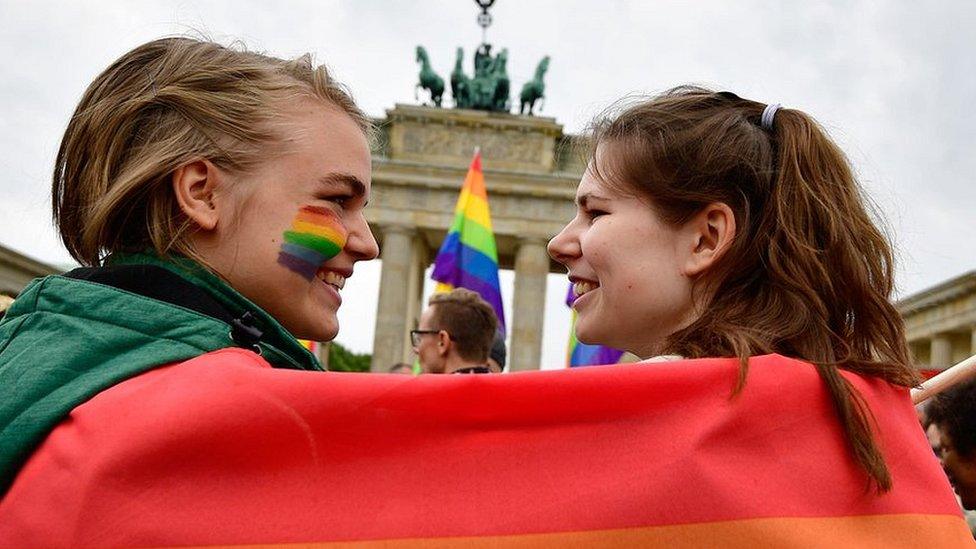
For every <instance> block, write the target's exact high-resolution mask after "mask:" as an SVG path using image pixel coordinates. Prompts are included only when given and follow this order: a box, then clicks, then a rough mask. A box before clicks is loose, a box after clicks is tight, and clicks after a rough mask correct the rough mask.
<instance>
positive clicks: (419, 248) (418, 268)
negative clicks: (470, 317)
mask: <svg viewBox="0 0 976 549" xmlns="http://www.w3.org/2000/svg"><path fill="white" fill-rule="evenodd" d="M411 246H412V248H411V255H410V272H409V276H408V278H407V307H406V311H405V313H406V329H405V331H404V333H403V341H404V342H405V343H404V345H403V353H402V354H401V358H400V360H401V362H407V363H413V360H414V354H413V349H412V348H411V347H410V343H409V341H410V330H412V329H413V328H416V327H417V325H418V323H419V322H420V315H421V313H423V312H424V309H425V306H424V303H423V302H422V301H423V299H424V271H425V270H427V264H428V259H427V258H428V257H429V253H428V249H427V241H426V240H424V237H423V236H422V235H420V234H416V235H414V237H413V242H412V243H411Z"/></svg>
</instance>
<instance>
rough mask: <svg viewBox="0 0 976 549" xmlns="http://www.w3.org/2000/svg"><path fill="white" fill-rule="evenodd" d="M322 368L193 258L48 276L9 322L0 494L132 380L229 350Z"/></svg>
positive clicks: (2, 350) (137, 261)
mask: <svg viewBox="0 0 976 549" xmlns="http://www.w3.org/2000/svg"><path fill="white" fill-rule="evenodd" d="M235 346H236V347H245V348H251V349H253V350H255V351H256V352H259V353H260V354H261V355H262V356H263V357H264V359H265V360H267V361H268V362H269V363H270V364H271V365H272V366H274V367H276V368H291V369H300V370H322V367H321V365H320V364H319V362H318V360H317V359H316V358H315V357H314V356H313V355H312V354H311V353H309V352H308V351H307V350H306V349H305V348H304V347H303V346H302V345H301V344H300V343H299V342H298V341H297V340H296V339H295V338H294V337H292V336H291V334H289V333H288V332H287V331H286V330H285V329H284V328H283V327H282V326H281V325H280V324H278V322H277V321H275V320H274V319H273V318H272V317H271V316H269V315H268V314H267V313H265V312H264V311H262V310H261V309H260V308H259V307H258V306H257V305H255V304H253V303H251V302H250V301H248V300H247V299H246V298H244V297H243V296H242V295H240V294H238V293H237V292H236V291H234V290H233V289H232V288H230V287H229V286H228V285H227V284H225V283H224V282H222V281H221V280H220V279H218V278H217V277H216V276H214V275H213V274H211V273H210V272H209V271H206V270H205V269H203V268H201V267H200V266H198V265H197V264H196V263H194V262H192V261H189V260H187V259H173V260H171V261H166V260H162V259H159V258H157V257H155V256H152V255H149V254H135V255H126V256H120V257H113V258H112V260H111V261H110V262H109V263H108V266H106V267H102V268H94V269H77V270H75V271H72V272H70V273H67V274H66V275H63V276H47V277H44V278H39V279H37V280H34V281H33V282H31V283H30V285H29V286H28V287H27V288H26V289H25V290H24V291H23V292H22V293H21V294H20V295H19V296H18V297H17V300H16V301H15V302H14V304H13V305H12V306H11V308H10V309H9V310H8V312H7V315H6V316H5V317H4V319H3V321H2V322H0V496H2V495H3V494H4V493H6V491H7V489H8V488H9V487H10V484H11V483H12V482H13V480H14V478H15V477H16V475H17V473H18V471H19V470H20V468H21V467H22V466H23V464H24V462H25V461H26V460H27V459H28V458H29V457H30V455H31V454H32V453H33V452H34V450H35V449H36V448H37V446H38V445H40V444H41V442H42V441H43V440H44V438H45V437H46V436H47V435H48V433H50V432H51V430H52V429H54V427H55V426H57V425H58V423H60V422H61V421H62V420H63V419H64V418H65V417H67V415H68V414H69V413H70V412H71V410H73V409H74V408H75V407H77V406H78V405H80V404H82V403H84V402H85V401H87V400H88V399H90V398H92V397H93V396H95V395H97V394H98V393H99V392H101V391H103V390H105V389H107V388H109V387H112V386H113V385H116V384H118V383H120V382H122V381H125V380H126V379H129V378H131V377H134V376H137V375H139V374H141V373H143V372H146V371H148V370H151V369H153V368H156V367H158V366H163V365H166V364H172V363H177V362H182V361H185V360H188V359H191V358H195V357H197V356H199V355H202V354H205V353H208V352H211V351H215V350H218V349H223V348H226V347H235Z"/></svg>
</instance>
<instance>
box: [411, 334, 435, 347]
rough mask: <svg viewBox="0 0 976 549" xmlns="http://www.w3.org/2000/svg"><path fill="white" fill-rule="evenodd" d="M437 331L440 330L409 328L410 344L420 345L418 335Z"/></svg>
mask: <svg viewBox="0 0 976 549" xmlns="http://www.w3.org/2000/svg"><path fill="white" fill-rule="evenodd" d="M437 333H440V330H410V344H411V345H413V346H414V347H420V336H422V335H424V334H437Z"/></svg>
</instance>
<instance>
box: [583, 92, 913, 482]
mask: <svg viewBox="0 0 976 549" xmlns="http://www.w3.org/2000/svg"><path fill="white" fill-rule="evenodd" d="M764 107H765V105H763V104H761V103H757V102H754V101H749V100H746V99H742V98H739V97H738V96H736V95H734V94H731V93H727V92H723V93H713V92H711V91H708V90H704V89H701V88H693V87H681V88H676V89H673V90H671V91H668V92H666V93H664V94H662V95H660V96H658V97H656V98H653V99H651V100H649V101H644V102H641V103H638V104H635V105H633V106H630V107H629V108H626V109H624V110H623V111H622V112H619V114H616V115H615V116H612V117H610V118H605V119H603V120H600V121H598V122H597V123H596V124H595V125H594V129H593V136H594V139H593V145H594V146H597V145H600V144H603V145H605V148H606V150H607V152H608V153H609V154H607V155H605V157H606V160H605V161H604V162H603V164H604V165H603V166H596V167H595V168H596V171H597V175H598V176H599V177H601V178H602V179H603V180H604V181H605V182H607V183H608V184H611V185H616V186H620V187H624V188H628V189H631V190H633V191H636V192H638V193H639V194H641V195H642V196H644V197H646V198H647V199H648V201H649V202H650V203H651V204H652V206H653V207H654V208H655V209H656V210H657V211H658V212H659V213H660V215H661V216H662V217H663V218H664V219H665V220H667V221H668V222H670V223H673V224H680V223H682V222H683V221H686V220H687V219H690V218H691V217H692V216H693V215H694V214H695V213H697V212H698V211H699V210H700V209H701V208H702V207H704V206H705V205H707V204H709V203H713V202H723V203H725V204H727V205H728V206H729V207H730V208H732V211H733V212H734V214H735V216H736V225H737V227H738V228H739V232H738V233H737V234H736V237H735V240H734V242H733V244H732V247H731V249H730V250H729V252H728V253H727V254H726V255H725V258H724V260H723V261H722V263H721V264H720V265H719V266H718V267H717V268H716V269H714V270H713V272H710V273H708V274H707V276H706V277H703V278H702V279H700V280H698V281H696V289H698V290H700V292H699V294H700V295H701V296H704V297H703V298H704V299H707V300H708V302H707V303H706V304H705V306H704V307H703V308H702V310H704V311H705V312H704V313H703V314H702V316H701V317H700V318H698V319H697V320H696V321H695V322H694V323H692V324H691V325H690V326H688V327H686V328H684V329H682V330H680V331H678V332H676V333H674V334H672V335H671V336H670V338H669V340H668V342H667V349H666V352H669V353H675V354H681V355H684V356H687V357H706V356H730V357H732V356H734V357H738V358H739V359H740V361H741V368H740V373H739V383H738V386H737V387H736V391H739V390H741V389H742V387H743V386H744V385H745V382H746V377H747V373H748V358H749V357H750V356H753V355H760V354H768V353H778V354H782V355H785V356H791V357H796V358H800V359H803V360H806V361H808V362H811V363H812V364H814V365H815V366H816V368H817V371H818V372H819V374H820V376H821V378H822V379H823V380H824V382H825V384H826V386H827V389H828V390H829V392H830V395H831V397H832V399H833V402H834V406H835V409H836V411H837V414H838V416H839V419H840V421H841V423H842V424H843V426H844V430H845V433H846V435H847V439H848V441H849V442H850V445H851V449H852V453H853V455H854V456H855V457H856V459H857V460H858V462H859V463H860V464H861V465H862V467H863V468H864V469H865V471H866V472H867V473H868V475H869V476H870V478H871V479H872V480H873V481H874V483H875V485H876V486H877V487H878V488H879V490H881V491H886V490H888V489H890V488H891V476H890V474H889V472H888V469H887V467H886V465H885V462H884V458H883V456H882V454H881V452H880V450H879V449H878V446H877V444H876V442H875V438H874V436H873V434H872V426H871V421H872V419H871V412H870V410H869V409H868V407H867V405H866V404H865V403H864V401H863V399H862V398H861V396H860V395H859V394H858V393H857V391H856V390H855V389H854V388H853V387H852V386H851V385H850V384H849V383H848V382H847V381H846V380H845V379H844V378H843V377H842V376H841V375H840V374H839V371H838V369H839V368H840V369H845V370H849V371H851V372H856V373H858V374H862V375H868V376H874V377H878V378H880V379H883V380H885V381H887V382H889V383H893V384H896V385H901V386H906V387H909V386H913V385H915V383H916V382H917V374H916V373H915V370H914V368H913V367H912V366H911V359H910V354H909V350H908V345H907V343H906V340H905V335H904V326H903V323H902V320H901V317H900V315H899V314H898V312H897V311H896V310H895V308H894V306H893V305H892V304H891V301H890V296H891V292H892V290H893V255H892V251H891V246H890V244H889V242H888V240H887V239H886V237H885V236H884V234H882V232H881V231H880V230H879V229H878V227H877V226H876V225H875V224H874V223H873V222H872V219H871V216H870V215H869V212H868V209H867V206H866V204H867V200H866V198H865V197H864V196H863V195H862V193H861V191H860V188H859V186H858V184H857V181H856V180H855V178H854V175H853V173H852V170H851V168H850V165H849V163H848V161H847V159H846V158H845V157H844V155H843V153H842V152H841V151H840V149H839V148H838V147H837V146H836V145H835V144H834V143H833V142H832V141H831V140H830V139H829V138H828V137H827V135H826V133H825V132H824V130H823V129H822V128H820V126H819V125H817V123H816V122H815V121H814V120H813V119H811V118H810V117H809V116H807V115H806V114H804V113H802V112H800V111H797V110H792V109H780V110H779V111H777V112H776V115H775V117H774V119H773V124H772V127H771V128H763V127H762V126H761V125H760V118H761V116H762V112H763V109H764Z"/></svg>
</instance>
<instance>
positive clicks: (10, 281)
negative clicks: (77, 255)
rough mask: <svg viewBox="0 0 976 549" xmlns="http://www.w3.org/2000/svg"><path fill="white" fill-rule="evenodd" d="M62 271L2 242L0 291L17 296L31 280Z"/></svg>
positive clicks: (0, 250)
mask: <svg viewBox="0 0 976 549" xmlns="http://www.w3.org/2000/svg"><path fill="white" fill-rule="evenodd" d="M60 272H62V269H59V268H57V267H55V266H53V265H48V264H47V263H43V262H40V261H38V260H36V259H33V258H30V257H27V256H26V255H24V254H22V253H20V252H16V251H14V250H11V249H10V248H7V247H6V246H3V245H2V244H0V293H2V294H6V295H9V296H16V295H17V294H19V293H20V292H21V290H23V289H24V287H25V286H27V283H28V282H30V281H31V280H33V279H35V278H38V277H42V276H47V275H52V274H57V273H60Z"/></svg>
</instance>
